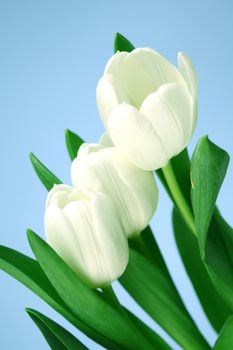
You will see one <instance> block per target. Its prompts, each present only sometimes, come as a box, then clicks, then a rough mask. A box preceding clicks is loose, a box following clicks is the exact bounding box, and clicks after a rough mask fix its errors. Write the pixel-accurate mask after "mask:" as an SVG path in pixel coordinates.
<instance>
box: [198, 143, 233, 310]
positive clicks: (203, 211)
mask: <svg viewBox="0 0 233 350" xmlns="http://www.w3.org/2000/svg"><path fill="white" fill-rule="evenodd" d="M228 163H229V156H228V154H227V153H226V152H225V151H224V150H223V149H221V148H219V147H218V146H217V145H215V144H213V143H212V142H211V141H210V140H208V138H207V137H203V138H201V140H200V141H199V143H198V145H197V147H196V149H195V151H194V154H193V157H192V168H191V169H192V184H193V186H192V203H193V209H194V215H195V222H196V231H197V239H198V242H199V248H200V253H201V257H202V259H203V261H204V262H205V265H206V268H207V270H208V273H209V275H210V277H211V280H212V282H213V284H214V286H215V288H216V290H217V291H218V293H219V294H220V296H221V297H222V298H223V299H224V301H225V302H226V303H227V304H228V306H229V307H230V308H231V309H232V310H233V264H232V255H231V253H230V254H229V252H232V249H233V244H232V242H233V240H232V239H231V238H232V231H231V230H230V229H229V227H228V226H227V225H226V223H225V222H224V220H223V219H222V218H221V215H220V214H219V212H218V211H217V210H216V209H215V202H216V199H217V196H218V192H219V190H220V187H221V185H222V182H223V179H224V176H225V174H226V170H227V167H228ZM213 213H214V215H213Z"/></svg>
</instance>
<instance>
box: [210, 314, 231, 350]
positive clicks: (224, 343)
mask: <svg viewBox="0 0 233 350" xmlns="http://www.w3.org/2000/svg"><path fill="white" fill-rule="evenodd" d="M213 349H214V350H231V349H233V317H230V318H229V319H228V320H227V322H226V323H225V325H224V327H223V329H222V330H221V333H220V334H219V337H218V339H217V341H216V343H215V344H214V347H213Z"/></svg>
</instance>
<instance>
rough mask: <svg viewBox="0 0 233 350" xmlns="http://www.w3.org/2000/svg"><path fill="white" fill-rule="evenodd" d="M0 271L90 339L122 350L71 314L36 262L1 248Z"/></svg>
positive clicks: (107, 346) (9, 249)
mask: <svg viewBox="0 0 233 350" xmlns="http://www.w3.org/2000/svg"><path fill="white" fill-rule="evenodd" d="M0 269H1V270H3V271H5V272H6V273H8V274H9V275H11V276H12V277H14V278H15V279H17V280H18V281H19V282H21V283H23V284H24V285H25V286H26V287H28V288H29V289H31V290H32V291H33V292H34V293H35V294H37V295H38V296H39V297H40V298H42V299H43V300H44V301H45V302H46V303H48V304H49V305H50V306H52V307H53V308H54V309H55V310H56V311H57V312H59V313H60V314H61V315H62V316H64V317H65V318H66V319H67V320H68V321H69V322H71V323H72V324H73V325H74V326H75V327H77V328H78V329H79V330H80V331H82V332H83V333H85V334H86V335H87V336H88V337H90V338H91V339H93V340H94V341H96V342H97V343H99V344H101V345H103V346H104V347H106V348H107V349H115V350H120V348H119V347H118V346H117V345H116V344H114V343H113V342H112V341H110V340H109V339H107V338H105V337H103V336H102V335H101V334H99V333H97V332H95V331H94V330H93V329H92V328H90V327H89V326H88V325H86V324H85V323H84V322H82V321H81V320H80V319H79V318H78V317H77V316H75V315H74V314H73V313H72V312H71V310H70V309H69V308H68V306H67V305H66V304H65V303H64V301H63V300H62V299H61V298H60V296H59V295H58V294H57V292H56V290H55V289H54V287H53V286H52V284H51V283H50V281H49V280H48V278H47V276H46V275H45V273H44V271H43V270H42V269H41V267H40V265H39V263H38V262H37V261H36V260H34V259H32V258H29V257H27V256H26V255H23V254H22V253H19V252H17V251H15V250H13V249H11V248H7V247H4V246H0Z"/></svg>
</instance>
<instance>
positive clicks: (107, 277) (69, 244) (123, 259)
mask: <svg viewBox="0 0 233 350" xmlns="http://www.w3.org/2000/svg"><path fill="white" fill-rule="evenodd" d="M45 232H46V237H47V241H48V243H49V244H50V245H51V246H52V247H53V249H54V250H55V251H56V252H57V253H58V254H59V255H60V256H61V258H62V259H63V260H64V261H65V262H66V263H67V264H68V265H69V266H70V267H71V268H72V269H73V270H74V271H75V272H76V273H77V275H78V276H79V277H80V279H82V280H83V282H84V283H85V284H87V285H88V286H89V287H91V288H98V287H104V286H106V285H108V284H110V283H111V282H112V281H114V280H116V279H117V278H118V277H119V276H121V274H122V273H123V272H124V270H125V268H126V265H127V263H128V242H127V238H126V236H125V234H124V232H123V228H122V225H121V221H120V217H119V214H118V211H117V209H116V208H115V206H114V204H113V202H112V200H111V198H110V197H108V196H107V195H105V194H103V193H100V192H93V191H91V190H89V189H84V188H73V187H70V186H67V185H54V187H53V188H52V190H51V191H50V192H49V194H48V198H47V201H46V211H45Z"/></svg>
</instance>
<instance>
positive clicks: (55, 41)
mask: <svg viewBox="0 0 233 350" xmlns="http://www.w3.org/2000/svg"><path fill="white" fill-rule="evenodd" d="M232 4H233V3H232V1H230V0H229V1H226V0H224V1H221V2H219V1H213V0H212V1H201V0H198V1H197V0H196V1H181V0H176V1H169V0H166V1H164V0H163V1H162V0H161V1H156V0H154V1H148V0H144V1H135V0H134V1H122V0H118V1H87V0H85V1H80V0H76V1H71V0H67V1H60V0H56V1H52V0H46V1H45V0H38V1H34V0H28V1H24V0H21V1H17V0H15V1H12V0H5V1H4V0H1V1H0V48H1V54H0V117H1V137H0V143H1V145H0V150H1V172H0V176H1V231H0V243H1V244H4V245H7V246H11V247H13V248H15V249H17V250H19V251H21V252H24V253H26V254H31V252H30V249H29V246H28V243H27V240H26V235H25V230H26V228H27V227H31V228H33V229H34V230H35V231H36V232H38V233H40V234H41V235H42V236H43V213H44V201H45V198H46V191H45V190H44V188H43V186H42V185H41V184H40V182H39V181H38V179H37V177H36V175H35V174H34V172H33V170H32V167H31V165H30V162H29V158H28V153H29V151H33V152H35V154H36V155H37V156H38V157H39V158H40V159H41V160H42V161H43V162H44V163H45V164H46V165H47V166H48V167H49V168H50V169H51V170H52V171H53V172H54V173H55V174H56V175H57V176H58V177H60V178H61V179H62V180H63V181H64V182H66V183H69V182H70V179H69V166H70V161H69V158H68V155H67V152H66V148H65V143H64V132H63V131H64V129H65V128H70V129H71V130H74V131H76V132H78V133H79V134H80V135H81V136H82V137H83V138H84V139H85V140H86V141H88V142H90V141H92V142H93V141H97V140H98V138H99V136H100V134H101V133H102V131H103V126H102V124H101V121H100V119H99V117H98V114H97V108H96V101H95V89H96V84H97V81H98V79H99V78H100V76H101V75H102V72H103V69H104V66H105V63H106V61H107V59H108V58H109V57H110V55H111V54H112V49H113V37H114V33H115V32H116V31H119V32H121V33H122V34H124V35H125V36H126V37H128V38H129V39H130V40H131V41H132V42H133V43H134V44H135V45H136V46H138V47H140V46H150V47H154V48H156V49H157V50H159V51H160V52H162V53H163V54H164V55H165V56H167V57H168V58H169V59H170V60H172V61H173V62H174V63H175V62H176V53H177V52H178V51H179V50H182V51H185V52H187V53H189V54H190V55H191V57H192V59H193V61H194V63H195V66H196V69H197V72H198V76H199V120H198V126H197V129H196V132H195V135H194V137H193V140H192V142H191V144H190V151H192V150H193V149H194V146H195V144H196V142H197V140H198V138H199V137H200V136H201V135H203V134H206V133H208V134H209V136H210V138H211V139H212V140H213V141H215V142H216V143H217V144H219V145H221V146H222V147H223V148H224V149H226V150H228V152H229V153H230V154H233V141H232V125H233V124H232V117H233V113H232V109H233V96H232V91H233V89H232V81H233V68H232V62H233V49H232V39H233V21H232V11H233V6H232ZM232 170H233V166H232V164H230V167H229V171H228V174H227V177H226V180H225V183H224V186H223V188H222V191H221V194H220V196H219V199H218V203H219V206H220V207H221V209H222V212H223V214H224V216H225V217H226V219H227V220H228V221H229V222H230V223H231V224H233V216H232V213H233V206H232V204H231V203H232V199H231V198H232V195H233V190H232V189H233V178H232ZM170 209H171V204H170V202H169V200H168V198H167V196H166V194H165V193H164V191H163V189H162V188H161V191H160V202H159V208H158V211H157V213H156V214H155V217H154V219H153V222H152V226H153V228H154V232H155V234H156V237H157V239H158V242H159V245H160V246H161V249H162V252H163V254H164V256H165V258H166V261H167V264H168V267H169V269H170V271H171V273H172V274H173V275H174V279H175V283H176V285H177V287H178V289H179V291H180V293H181V294H182V296H183V298H184V301H185V304H186V305H187V307H188V309H189V310H190V311H191V313H192V315H193V317H194V319H195V321H196V323H197V324H198V327H199V328H200V329H201V331H202V332H203V334H204V335H206V337H207V339H208V340H209V342H210V343H211V344H213V342H214V340H215V337H216V335H215V333H214V331H213V330H212V328H211V326H210V325H209V323H208V321H207V320H206V318H205V316H204V314H203V312H202V309H201V307H200V305H199V303H198V301H197V299H196V296H195V294H194V292H193V291H192V288H191V284H190V282H189V280H188V279H187V276H186V274H185V271H184V269H183V267H182V264H181V261H180V258H179V256H178V254H177V252H176V250H175V245H174V241H173V236H172V232H171V224H170V214H169V210H170ZM115 288H116V290H117V292H118V294H119V297H120V299H121V300H122V302H123V303H124V304H127V306H128V307H130V308H134V309H135V311H136V313H137V314H138V315H141V316H142V317H143V318H144V319H145V320H147V321H148V322H149V323H150V324H151V326H152V327H153V328H154V329H156V330H158V332H159V333H160V334H163V335H164V333H163V332H162V331H161V329H160V328H159V327H158V326H157V325H156V324H155V323H154V322H152V321H151V320H150V319H149V317H148V316H146V315H145V314H144V313H143V312H142V310H141V309H140V308H139V307H137V306H136V305H135V304H134V302H133V301H132V300H130V299H129V298H128V296H127V294H126V293H125V292H124V291H123V290H122V289H121V288H120V287H119V286H118V285H117V284H115ZM26 306H27V307H33V308H36V309H38V310H40V311H42V312H43V313H45V314H46V315H49V316H52V317H53V318H54V319H56V320H58V322H60V323H61V324H63V325H65V327H67V328H69V329H71V330H72V331H73V332H74V333H75V334H76V335H77V336H79V337H80V339H81V340H83V341H84V342H85V343H86V344H87V345H88V347H89V348H90V349H100V348H101V347H99V346H97V345H95V344H94V343H93V342H91V341H90V340H87V339H86V338H85V336H83V335H81V334H79V332H78V331H77V330H75V329H74V328H73V327H72V326H70V325H69V324H68V323H67V322H66V321H64V320H63V319H62V317H60V316H59V315H57V314H56V313H55V312H54V311H53V310H52V309H51V308H50V307H48V306H47V305H46V304H45V303H43V302H42V301H41V300H39V298H37V297H36V296H34V295H33V294H32V293H31V292H30V291H29V290H27V289H26V288H25V287H24V286H21V285H20V284H19V283H18V282H16V281H15V280H13V279H12V278H11V277H9V276H7V275H6V274H4V273H3V272H0V310H1V312H0V315H1V316H0V339H1V344H0V347H1V349H3V350H12V349H16V348H17V349H23V350H30V349H34V350H43V349H48V346H47V344H46V343H45V341H44V339H43V338H42V336H41V334H40V333H39V331H38V330H37V329H36V327H35V326H34V324H33V323H32V321H31V320H30V319H29V317H28V316H27V314H26V313H25V312H24V308H25V307H26ZM165 337H166V339H168V338H167V336H166V335H165ZM168 341H169V343H170V344H171V345H172V347H173V348H174V349H180V348H179V347H178V346H177V345H175V344H174V342H173V341H172V340H169V339H168Z"/></svg>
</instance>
